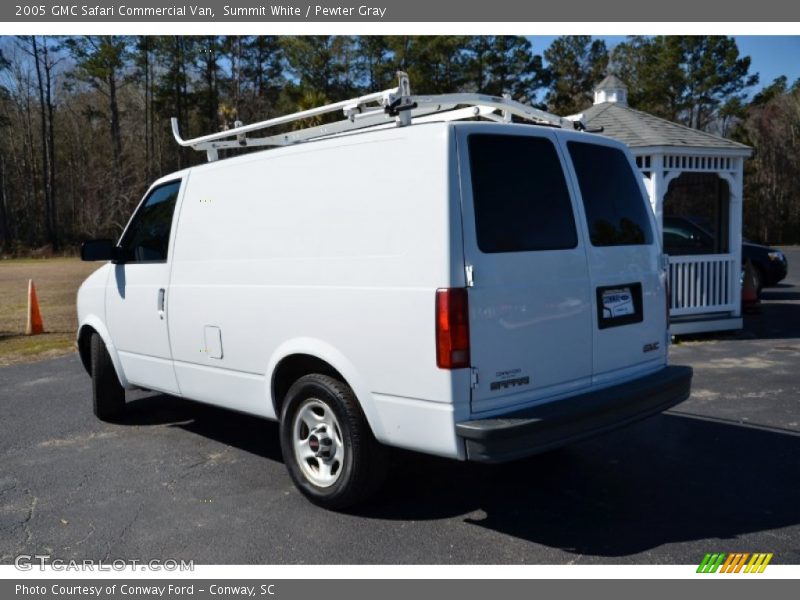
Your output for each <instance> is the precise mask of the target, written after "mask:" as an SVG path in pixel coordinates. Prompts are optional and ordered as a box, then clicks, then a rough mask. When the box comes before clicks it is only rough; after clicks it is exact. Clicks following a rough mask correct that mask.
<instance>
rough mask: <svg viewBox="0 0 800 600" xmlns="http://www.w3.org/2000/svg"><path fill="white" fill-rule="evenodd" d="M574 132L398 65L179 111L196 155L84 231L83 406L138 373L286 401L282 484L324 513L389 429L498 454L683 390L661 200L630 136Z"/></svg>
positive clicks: (685, 371)
mask: <svg viewBox="0 0 800 600" xmlns="http://www.w3.org/2000/svg"><path fill="white" fill-rule="evenodd" d="M336 112H339V113H342V112H343V113H344V119H343V120H341V121H338V122H334V123H330V124H325V125H317V126H306V127H305V129H294V130H291V131H290V132H289V133H286V132H285V131H284V132H283V133H281V132H277V133H276V132H275V129H273V131H272V132H269V131H266V130H269V129H270V128H275V127H280V126H286V125H288V124H291V123H293V122H294V123H296V122H297V121H298V120H304V121H303V123H305V124H307V123H308V122H309V121H308V119H309V118H310V117H314V116H318V115H323V114H329V113H336ZM541 125H545V126H541ZM285 129H286V127H284V130H285ZM583 129H584V128H583V127H582V124H581V123H580V121H575V122H573V121H570V120H566V119H562V118H560V117H556V116H554V115H550V114H548V113H544V112H542V111H539V110H536V109H534V108H532V107H530V106H526V105H522V104H519V103H516V102H514V101H512V100H509V99H506V98H498V97H491V96H484V95H475V94H449V95H442V96H414V95H412V94H411V91H410V86H409V84H408V80H407V78H406V77H405V76H404V75H403V74H401V75H400V83H399V85H398V87H397V88H392V89H390V90H385V91H382V92H376V93H374V94H370V95H367V96H362V97H361V98H358V99H355V100H353V101H345V102H339V103H335V104H331V105H326V106H323V107H320V108H317V109H311V110H308V111H304V112H302V113H298V114H293V115H287V116H284V117H278V118H275V119H271V120H269V121H263V122H260V123H254V124H251V125H244V126H241V127H238V128H236V129H232V130H228V131H223V132H220V133H215V134H210V135H206V136H203V137H199V138H195V139H191V140H184V139H183V138H181V136H180V132H179V131H178V128H177V125H175V124H173V133H174V134H175V137H176V140H177V141H178V143H180V144H181V145H183V146H188V147H192V148H194V149H196V150H199V151H204V152H206V154H207V156H208V159H209V160H208V162H207V163H206V164H202V165H200V166H195V167H192V168H189V169H185V170H183V171H179V172H177V173H172V174H170V175H167V176H166V177H163V178H161V179H159V180H158V181H156V182H155V183H154V184H153V185H152V187H151V188H150V189H149V190H148V191H147V193H146V194H145V196H144V198H143V199H142V201H141V203H140V204H139V206H138V208H137V209H136V211H135V212H134V214H133V216H132V217H131V220H130V222H129V223H128V226H127V227H126V228H125V230H124V232H123V234H122V236H121V237H120V239H119V241H118V242H113V241H111V240H94V241H91V242H86V243H85V244H84V246H83V248H82V257H83V258H84V259H85V260H104V261H108V262H107V263H106V264H104V265H103V266H102V267H100V268H99V269H98V270H97V271H96V272H94V273H93V274H92V275H90V276H89V277H88V278H87V280H86V281H85V282H84V283H83V285H82V286H81V288H80V291H79V293H78V313H79V320H80V325H79V332H78V344H79V349H80V354H81V358H82V360H83V363H84V365H85V367H86V369H87V371H88V372H89V373H90V374H91V377H92V393H93V401H94V411H95V414H96V415H97V416H98V417H99V418H101V419H109V420H113V419H116V418H120V417H121V415H122V413H123V411H124V408H125V390H126V389H132V388H145V389H148V390H157V391H159V392H164V393H167V394H173V395H177V396H181V397H184V398H188V399H191V400H195V401H199V402H206V403H210V404H214V405H218V406H222V407H227V408H230V409H233V410H237V411H241V412H245V413H249V414H252V415H258V416H260V417H264V418H267V419H274V420H278V421H279V422H280V438H281V440H280V441H281V447H282V450H283V457H284V460H285V462H286V466H287V468H288V471H289V473H290V475H291V477H292V479H293V481H294V483H295V484H296V485H297V486H298V488H299V489H300V490H301V491H302V492H303V493H304V494H305V495H306V496H307V497H308V498H309V499H310V500H312V501H313V502H315V503H317V504H319V505H322V506H325V507H328V508H332V509H341V508H344V507H347V506H350V505H353V504H354V503H357V502H359V501H362V500H364V499H365V498H367V497H368V496H369V495H370V494H371V493H372V492H373V491H374V490H375V489H376V488H377V486H379V484H380V482H381V479H382V476H383V474H384V470H385V466H384V457H385V453H384V451H383V450H384V449H385V447H386V446H395V447H400V448H407V449H411V450H416V451H419V452H425V453H430V454H434V455H438V456H444V457H450V458H453V459H457V460H472V461H482V462H501V461H508V460H513V459H517V458H520V457H524V456H529V455H531V454H535V453H539V452H543V451H547V450H550V449H552V448H556V447H558V446H562V445H564V444H568V443H572V442H574V441H577V440H581V439H584V438H586V437H589V436H592V435H595V434H599V433H602V432H606V431H609V430H612V429H614V428H617V427H619V426H622V425H625V424H628V423H631V422H634V421H637V420H639V419H643V418H645V417H648V416H651V415H654V414H657V413H659V412H661V411H663V410H665V409H667V408H669V407H671V406H673V405H675V404H677V403H678V402H681V401H682V400H684V399H686V398H687V397H688V395H689V389H690V384H691V378H692V371H691V369H690V368H688V367H682V366H670V365H668V360H667V349H668V346H669V335H668V324H667V293H666V289H667V283H666V273H665V264H666V263H665V259H664V255H663V254H662V250H661V240H659V239H657V238H658V236H657V235H655V234H654V232H655V231H657V229H656V227H655V224H654V216H653V213H652V211H651V210H650V207H649V204H648V203H647V201H646V198H645V194H644V190H643V187H642V183H641V181H639V178H638V177H637V175H636V172H635V168H634V164H633V162H632V159H631V156H630V154H629V152H628V150H627V149H626V147H625V146H623V145H622V144H620V143H618V142H615V141H613V140H610V139H608V138H606V137H603V136H601V135H597V134H594V133H589V132H586V131H583ZM258 131H260V132H262V133H261V135H265V136H266V137H253V136H252V134H254V133H255V132H258ZM265 131H266V133H265ZM242 146H248V147H256V151H254V152H248V153H245V154H239V155H238V156H235V157H230V158H225V159H222V160H220V159H219V158H220V151H223V152H227V151H228V149H230V148H241V147H242ZM259 146H263V147H266V148H269V147H272V148H271V149H265V150H258V147H259ZM354 165H357V166H358V168H357V169H354V168H353V166H354Z"/></svg>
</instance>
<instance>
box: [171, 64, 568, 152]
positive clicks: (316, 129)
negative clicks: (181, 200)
mask: <svg viewBox="0 0 800 600" xmlns="http://www.w3.org/2000/svg"><path fill="white" fill-rule="evenodd" d="M397 75H398V79H399V82H398V86H397V87H396V88H391V89H388V90H384V91H381V92H374V93H372V94H366V95H364V96H359V97H358V98H353V99H351V100H342V101H341V102H334V103H332V104H326V105H324V106H319V107H316V108H311V109H308V110H303V111H300V112H296V113H292V114H289V115H284V116H281V117H275V118H273V119H267V120H265V121H259V122H257V123H251V124H249V125H238V123H237V126H236V127H234V128H232V129H227V130H224V131H219V132H217V133H212V134H209V135H204V136H200V137H196V138H192V139H189V140H184V139H183V138H182V137H181V135H180V130H179V126H178V120H177V119H175V118H173V119H172V135H173V136H174V137H175V140H176V141H177V142H178V144H179V145H181V146H183V147H190V148H193V149H195V150H199V151H205V152H206V153H207V156H208V160H209V161H214V160H216V159H217V157H218V150H221V149H225V148H242V147H251V146H286V145H291V144H296V143H299V142H305V141H310V140H313V139H319V138H323V137H327V136H330V135H335V134H339V133H345V132H348V131H358V130H360V129H366V128H369V127H379V126H390V125H395V126H398V127H403V126H406V125H410V124H411V123H412V122H414V121H417V122H428V121H434V120H445V121H452V120H461V119H468V118H476V117H481V118H484V119H487V120H491V121H497V122H501V123H502V122H505V123H508V122H511V120H512V116H516V117H518V118H520V119H524V120H526V121H530V122H532V123H537V124H543V125H549V126H551V127H569V128H575V129H583V124H582V123H581V122H580V121H571V120H569V119H565V118H562V117H559V116H556V115H553V114H550V113H548V112H545V111H543V110H539V109H537V108H534V107H533V106H528V105H525V104H522V103H520V102H515V101H514V100H511V99H510V98H508V97H502V98H500V97H497V96H488V95H485V94H474V93H456V94H439V95H424V96H422V95H421V96H414V95H412V94H411V88H410V85H409V81H408V75H406V74H405V73H403V72H398V74H397ZM457 107H464V108H457ZM340 110H341V111H342V112H343V114H344V117H345V118H344V119H343V120H340V121H337V122H334V123H330V124H323V125H311V126H308V127H303V128H300V129H297V130H295V131H290V132H287V133H280V134H276V135H272V136H268V137H262V138H248V137H247V134H248V133H252V132H255V131H261V130H264V129H269V128H272V127H278V126H281V125H288V124H290V123H299V122H302V121H303V120H306V119H312V118H314V117H319V116H322V115H325V114H329V113H333V112H338V111H340ZM498 111H499V114H497V113H498Z"/></svg>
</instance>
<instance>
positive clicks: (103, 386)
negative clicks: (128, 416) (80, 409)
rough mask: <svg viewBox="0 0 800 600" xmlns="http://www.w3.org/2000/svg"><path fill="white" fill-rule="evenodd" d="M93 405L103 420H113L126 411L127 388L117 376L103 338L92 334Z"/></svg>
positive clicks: (99, 417) (96, 413)
mask: <svg viewBox="0 0 800 600" xmlns="http://www.w3.org/2000/svg"><path fill="white" fill-rule="evenodd" d="M91 361H92V407H93V409H94V415H95V416H96V417H97V418H98V419H100V420H101V421H113V420H115V419H118V418H119V417H121V416H122V413H123V412H124V411H125V389H124V388H123V387H122V385H121V384H120V382H119V379H118V378H117V372H116V371H115V370H114V363H112V362H111V357H110V356H109V355H108V350H107V349H106V345H105V343H103V338H101V337H100V336H99V335H98V334H97V333H93V334H92V341H91Z"/></svg>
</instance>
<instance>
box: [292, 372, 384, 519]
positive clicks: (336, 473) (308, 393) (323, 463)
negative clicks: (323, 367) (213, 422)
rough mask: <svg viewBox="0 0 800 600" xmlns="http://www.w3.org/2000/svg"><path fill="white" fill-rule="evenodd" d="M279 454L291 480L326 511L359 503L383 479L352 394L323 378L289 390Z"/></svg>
mask: <svg viewBox="0 0 800 600" xmlns="http://www.w3.org/2000/svg"><path fill="white" fill-rule="evenodd" d="M281 449H282V451H283V459H284V461H285V463H286V468H287V469H288V470H289V475H290V476H291V478H292V481H294V483H295V485H296V486H297V487H298V489H299V490H300V491H301V492H302V493H303V494H304V495H305V496H306V497H307V498H308V499H309V500H311V501H312V502H313V503H315V504H318V505H319V506H323V507H325V508H330V509H343V508H347V507H348V506H352V505H354V504H357V503H359V502H362V501H364V500H365V499H367V498H368V497H369V496H370V495H372V494H373V493H374V492H375V490H376V489H377V488H378V486H379V485H380V483H381V481H382V478H383V477H382V475H383V471H382V462H383V461H382V456H383V451H382V450H383V449H382V447H381V446H380V444H379V443H378V442H377V441H376V440H375V438H374V437H373V435H372V432H371V431H370V428H369V425H368V424H367V421H366V419H365V418H364V414H363V413H362V412H361V408H360V407H359V405H358V401H357V400H356V397H355V394H353V391H352V390H351V389H350V387H349V386H347V385H346V384H344V383H343V382H341V381H338V380H337V379H334V378H333V377H329V376H327V375H320V374H312V375H305V376H304V377H301V378H300V379H298V380H297V381H296V382H295V383H294V384H293V385H292V387H291V388H289V391H288V393H287V395H286V401H285V402H284V404H283V411H282V414H281Z"/></svg>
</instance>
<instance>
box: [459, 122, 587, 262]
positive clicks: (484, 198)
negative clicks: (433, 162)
mask: <svg viewBox="0 0 800 600" xmlns="http://www.w3.org/2000/svg"><path fill="white" fill-rule="evenodd" d="M468 144H469V160H470V172H471V173H472V198H473V205H474V210H475V228H476V230H477V231H476V233H477V237H478V248H480V250H481V252H486V253H495V252H527V251H532V250H563V249H567V248H575V247H576V246H577V245H578V236H577V233H576V230H575V218H574V216H573V214H572V204H571V202H570V197H569V191H568V190H567V182H566V180H565V178H564V173H563V171H562V169H561V162H560V161H559V159H558V154H557V153H556V149H555V146H554V145H553V143H552V142H551V141H550V140H547V139H544V138H537V137H528V136H519V135H518V136H514V135H492V134H473V135H470V136H469V141H468Z"/></svg>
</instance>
